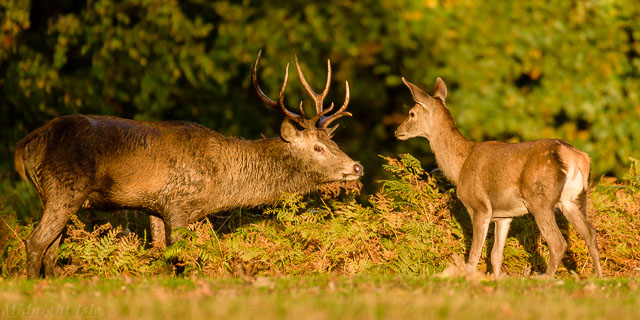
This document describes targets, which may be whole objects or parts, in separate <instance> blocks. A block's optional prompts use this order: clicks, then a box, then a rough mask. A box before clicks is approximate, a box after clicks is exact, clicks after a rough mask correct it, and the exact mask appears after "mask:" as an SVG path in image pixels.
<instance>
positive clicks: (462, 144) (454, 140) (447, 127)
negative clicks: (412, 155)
mask: <svg viewBox="0 0 640 320" xmlns="http://www.w3.org/2000/svg"><path fill="white" fill-rule="evenodd" d="M442 111H443V112H442V114H441V115H440V117H438V118H439V119H434V120H435V121H434V123H437V125H436V128H435V130H433V132H432V133H431V134H430V135H429V136H427V139H429V143H430V145H431V151H433V153H434V154H435V156H436V162H437V164H438V168H439V169H440V170H441V171H442V172H443V173H444V175H445V176H446V177H447V179H449V181H451V182H452V183H453V184H455V185H458V178H459V176H460V171H461V170H462V165H463V164H464V162H465V160H466V159H467V157H468V156H469V154H470V153H471V149H472V148H473V145H474V142H472V141H469V140H468V139H467V138H465V137H464V136H463V135H462V133H460V131H459V130H458V128H457V127H456V124H455V121H454V120H453V118H452V117H451V114H450V113H449V111H448V110H446V109H443V110H442Z"/></svg>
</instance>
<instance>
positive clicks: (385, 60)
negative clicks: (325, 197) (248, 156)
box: [0, 0, 640, 194]
mask: <svg viewBox="0 0 640 320" xmlns="http://www.w3.org/2000/svg"><path fill="white" fill-rule="evenodd" d="M0 21H2V23H1V26H0V27H1V28H2V31H3V33H2V39H1V40H0V110H1V113H2V117H0V169H2V170H3V171H6V172H7V174H8V173H10V172H12V171H13V170H12V164H11V159H12V151H13V148H14V144H15V142H16V141H17V140H18V139H19V138H21V137H23V136H25V135H26V134H27V133H28V132H29V131H31V130H33V129H35V128H37V127H39V126H41V125H42V124H44V123H45V122H46V121H47V120H50V119H51V118H52V117H54V116H57V115H62V114H70V113H92V114H109V115H118V116H123V117H129V118H136V119H150V120H162V119H180V120H194V121H198V122H200V123H202V124H204V125H206V126H208V127H210V128H212V129H214V130H217V131H220V132H222V133H224V134H228V135H236V136H242V137H246V138H256V137H259V135H260V133H265V134H266V135H267V136H274V135H277V130H278V128H279V126H278V122H279V121H280V116H279V115H277V114H275V113H273V112H271V111H268V109H267V108H264V107H263V106H262V103H261V102H260V101H259V100H258V99H257V98H256V96H255V94H254V93H253V90H252V89H251V88H250V81H249V73H250V72H249V70H250V67H251V64H252V62H253V59H254V58H255V55H256V53H257V52H258V50H259V49H264V54H263V57H264V58H263V64H262V67H261V72H260V73H261V74H260V76H261V78H262V84H263V86H264V87H265V88H266V89H267V90H266V91H267V92H268V93H270V94H271V95H272V96H274V95H275V93H276V92H277V89H278V88H279V86H280V81H281V80H282V74H283V72H284V66H285V64H286V62H290V61H292V59H293V55H294V54H297V55H298V57H299V58H300V60H301V62H302V67H303V68H304V69H305V71H306V72H307V73H308V77H309V78H310V81H311V83H312V85H314V86H315V87H316V88H319V87H320V86H321V85H322V83H323V80H324V75H325V72H326V70H325V66H326V65H325V61H326V59H327V58H330V59H331V61H332V63H333V69H334V79H333V90H332V92H331V94H330V97H329V99H330V100H335V101H337V102H338V103H339V102H340V101H342V99H343V97H344V81H345V80H348V81H349V83H350V87H351V92H352V94H351V97H352V99H351V107H350V110H351V111H352V112H353V114H354V117H353V118H352V119H344V120H343V121H341V124H342V125H341V127H342V128H341V130H340V131H339V132H338V134H337V139H338V140H340V142H341V144H342V145H343V148H344V149H345V151H346V152H347V153H348V154H350V155H352V156H353V158H354V159H359V160H361V161H362V162H363V163H364V164H365V167H367V176H366V177H365V179H366V180H365V189H366V193H367V194H372V193H374V192H375V186H374V185H373V184H372V182H374V181H376V180H379V179H381V178H383V176H382V174H383V173H382V172H381V170H380V169H379V168H380V165H381V161H380V159H378V158H377V157H376V155H377V154H397V153H398V152H407V151H411V152H412V153H414V154H419V155H421V161H422V162H423V163H425V164H426V165H427V166H428V167H431V166H432V165H433V157H432V156H431V155H429V153H428V152H427V150H424V144H423V143H420V142H417V141H411V142H409V143H402V144H398V143H396V142H395V141H394V139H393V137H392V135H391V133H392V132H393V130H394V128H395V127H396V126H397V125H398V123H399V121H400V120H401V119H402V113H403V106H406V105H408V104H410V103H411V99H410V95H409V93H408V91H407V90H406V89H405V88H404V86H402V83H401V82H400V77H401V76H405V77H407V78H408V79H410V80H411V81H413V82H415V83H417V84H420V85H421V86H423V87H424V88H426V89H430V86H431V85H433V83H434V79H435V77H436V76H442V77H443V78H444V79H445V81H446V82H447V84H448V85H449V93H450V94H449V97H448V105H449V106H450V108H451V109H452V111H453V113H454V116H455V118H456V119H457V120H458V124H459V125H460V127H461V130H462V131H463V133H465V134H466V135H467V136H468V137H470V138H472V139H475V140H480V139H504V140H509V141H519V140H522V139H538V138H548V137H557V138H563V139H567V140H568V141H569V142H571V143H573V144H575V145H576V146H577V147H578V148H580V149H582V150H584V151H586V152H588V153H589V154H590V155H591V157H592V158H593V169H594V176H596V177H597V176H600V175H602V174H615V175H617V176H618V177H621V176H622V174H623V173H624V168H626V167H628V157H629V156H635V157H638V156H640V155H639V154H638V152H639V151H638V146H639V145H640V121H638V119H639V118H640V108H639V107H638V106H640V95H638V92H640V91H639V90H638V89H639V88H640V42H639V41H640V5H639V4H638V2H637V1H632V0H622V1H597V2H583V1H569V0H566V1H560V2H554V3H553V4H548V3H546V2H539V1H499V2H495V3H493V2H492V3H482V2H467V1H417V0H407V1H373V0H365V1H332V2H326V1H324V2H313V1H312V2H308V1H293V2H286V3H283V2H275V1H241V2H238V1H226V0H223V1H215V2H207V1H195V0H192V1H180V2H178V1H164V2H156V1H140V0H127V1H106V0H100V1H90V2H82V1H80V2H78V1H57V2H54V3H50V2H46V3H38V4H37V5H36V4H35V3H33V4H32V3H31V2H29V1H18V0H0ZM294 78H295V76H294ZM289 82H290V84H289V89H288V94H287V102H288V104H289V105H291V106H295V105H297V102H298V101H299V100H300V99H301V97H303V96H304V95H303V94H302V92H301V90H300V85H299V84H298V83H297V81H296V80H295V79H291V81H289ZM306 99H308V98H306ZM329 99H328V100H329ZM305 105H306V106H307V107H309V106H311V104H308V103H307V104H305ZM262 114H264V116H259V115H262ZM418 151H419V152H418ZM8 177H9V176H5V177H3V179H5V178H8ZM10 177H12V179H17V175H15V174H14V173H12V174H11V176H10Z"/></svg>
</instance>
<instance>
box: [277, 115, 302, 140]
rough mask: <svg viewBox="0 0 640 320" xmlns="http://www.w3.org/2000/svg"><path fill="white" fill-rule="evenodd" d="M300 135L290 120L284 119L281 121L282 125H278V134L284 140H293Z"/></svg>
mask: <svg viewBox="0 0 640 320" xmlns="http://www.w3.org/2000/svg"><path fill="white" fill-rule="evenodd" d="M301 135H302V134H301V133H300V131H299V130H298V128H296V125H295V124H293V122H291V120H289V119H284V121H282V125H281V126H280V136H281V137H282V139H283V140H284V141H286V142H294V141H296V140H298V139H300V136H301Z"/></svg>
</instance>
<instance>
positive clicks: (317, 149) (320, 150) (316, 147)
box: [313, 145, 324, 153]
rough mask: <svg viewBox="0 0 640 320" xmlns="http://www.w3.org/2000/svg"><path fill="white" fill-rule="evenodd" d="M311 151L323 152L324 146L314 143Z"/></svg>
mask: <svg viewBox="0 0 640 320" xmlns="http://www.w3.org/2000/svg"><path fill="white" fill-rule="evenodd" d="M313 151H315V152H320V153H322V152H324V148H323V147H321V146H319V145H316V146H314V147H313Z"/></svg>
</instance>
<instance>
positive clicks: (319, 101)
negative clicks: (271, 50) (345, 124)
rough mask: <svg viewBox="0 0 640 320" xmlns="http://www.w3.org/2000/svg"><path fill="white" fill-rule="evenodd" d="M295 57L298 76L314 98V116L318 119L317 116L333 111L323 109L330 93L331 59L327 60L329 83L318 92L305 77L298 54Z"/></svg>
mask: <svg viewBox="0 0 640 320" xmlns="http://www.w3.org/2000/svg"><path fill="white" fill-rule="evenodd" d="M294 58H295V60H296V68H297V69H298V76H300V82H301V83H302V86H303V87H304V89H305V90H307V93H309V95H310V96H311V98H312V99H313V102H315V105H316V116H315V117H314V118H315V120H316V121H317V120H318V119H317V118H320V116H322V115H324V114H326V113H327V112H329V111H331V110H330V109H329V110H326V111H323V110H322V109H323V108H322V103H323V101H324V98H325V97H326V96H327V93H329V86H330V85H331V61H330V60H327V83H326V84H325V86H324V90H322V93H320V94H318V93H316V92H315V91H313V89H312V88H311V86H310V85H309V83H308V82H307V79H306V78H305V77H304V74H303V73H302V69H301V68H300V63H298V56H297V55H296V56H294ZM321 113H322V114H321Z"/></svg>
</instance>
